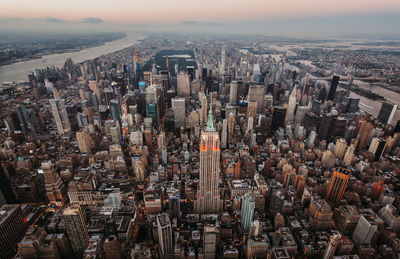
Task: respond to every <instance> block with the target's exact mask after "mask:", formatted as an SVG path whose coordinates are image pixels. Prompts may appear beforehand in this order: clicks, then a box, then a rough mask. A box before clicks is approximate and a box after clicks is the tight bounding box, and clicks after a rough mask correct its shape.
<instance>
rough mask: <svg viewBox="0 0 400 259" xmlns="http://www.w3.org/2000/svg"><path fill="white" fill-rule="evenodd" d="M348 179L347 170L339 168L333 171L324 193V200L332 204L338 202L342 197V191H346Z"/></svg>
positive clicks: (348, 172) (348, 173)
mask: <svg viewBox="0 0 400 259" xmlns="http://www.w3.org/2000/svg"><path fill="white" fill-rule="evenodd" d="M349 179H350V171H349V170H347V169H344V168H341V169H338V170H337V171H334V172H333V174H332V178H331V180H330V182H329V186H328V189H327V191H326V196H325V199H326V200H327V201H329V202H331V203H332V204H335V203H337V202H338V201H340V200H341V199H342V197H343V194H344V191H345V190H346V187H347V183H348V181H349Z"/></svg>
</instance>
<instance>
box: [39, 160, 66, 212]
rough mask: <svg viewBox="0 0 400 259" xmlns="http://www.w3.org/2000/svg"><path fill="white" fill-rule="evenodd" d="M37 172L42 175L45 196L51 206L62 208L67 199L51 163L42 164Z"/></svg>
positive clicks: (64, 189) (62, 184) (63, 187)
mask: <svg viewBox="0 0 400 259" xmlns="http://www.w3.org/2000/svg"><path fill="white" fill-rule="evenodd" d="M39 172H42V173H43V174H44V179H45V188H46V195H47V198H48V199H49V202H50V203H51V204H54V205H56V206H60V207H61V206H63V205H64V202H65V200H66V198H67V190H66V188H65V186H64V182H63V181H62V180H61V178H60V176H59V175H58V174H57V172H56V171H55V170H54V167H53V163H52V162H51V161H47V162H42V168H41V169H40V171H39Z"/></svg>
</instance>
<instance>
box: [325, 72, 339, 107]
mask: <svg viewBox="0 0 400 259" xmlns="http://www.w3.org/2000/svg"><path fill="white" fill-rule="evenodd" d="M339 79H340V78H339V77H338V76H333V78H332V81H331V87H330V88H329V93H328V98H327V100H330V101H333V100H334V99H335V94H336V88H337V86H338V83H339Z"/></svg>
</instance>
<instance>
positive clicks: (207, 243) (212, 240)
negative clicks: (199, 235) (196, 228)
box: [203, 225, 217, 259]
mask: <svg viewBox="0 0 400 259" xmlns="http://www.w3.org/2000/svg"><path fill="white" fill-rule="evenodd" d="M216 246H217V228H216V227H215V226H212V225H211V226H205V227H204V232H203V250H204V259H214V258H215V251H216Z"/></svg>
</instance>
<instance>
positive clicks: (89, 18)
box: [81, 17, 103, 23]
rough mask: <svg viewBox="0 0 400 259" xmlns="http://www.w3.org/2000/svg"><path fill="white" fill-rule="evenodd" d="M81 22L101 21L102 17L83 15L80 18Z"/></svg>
mask: <svg viewBox="0 0 400 259" xmlns="http://www.w3.org/2000/svg"><path fill="white" fill-rule="evenodd" d="M81 22H83V23H103V19H101V18H97V17H85V18H83V19H82V20H81Z"/></svg>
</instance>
